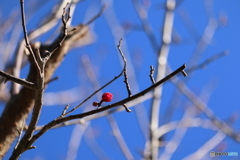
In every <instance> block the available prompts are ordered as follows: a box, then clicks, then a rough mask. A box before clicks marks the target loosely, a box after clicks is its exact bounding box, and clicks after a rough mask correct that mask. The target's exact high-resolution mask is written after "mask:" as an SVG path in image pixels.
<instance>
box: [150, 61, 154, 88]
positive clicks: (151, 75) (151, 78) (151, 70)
mask: <svg viewBox="0 0 240 160" xmlns="http://www.w3.org/2000/svg"><path fill="white" fill-rule="evenodd" d="M154 70H155V69H154V68H153V66H152V65H151V66H150V74H149V77H150V80H151V82H152V84H154V83H155V80H154V78H153V73H154Z"/></svg>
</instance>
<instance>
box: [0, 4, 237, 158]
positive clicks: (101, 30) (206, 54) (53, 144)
mask: <svg viewBox="0 0 240 160" xmlns="http://www.w3.org/2000/svg"><path fill="white" fill-rule="evenodd" d="M29 2H30V0H26V2H25V3H26V8H27V9H29ZM54 2H57V1H56V0H55V1H51V2H48V3H46V4H45V5H44V6H43V7H42V8H40V9H39V10H38V11H37V12H36V13H34V14H33V13H31V14H32V15H31V16H30V17H32V18H31V19H30V21H29V22H28V24H27V27H28V30H29V31H31V30H34V28H35V27H36V25H37V24H38V22H39V20H41V19H43V18H44V17H45V16H47V14H48V13H49V10H50V9H51V7H52V6H53V4H54ZM104 2H106V3H109V2H111V1H110V0H109V1H104ZM149 2H150V6H149V9H148V18H149V22H150V24H151V26H152V29H153V32H154V36H155V37H156V39H157V42H158V45H159V46H160V45H161V43H162V42H161V36H162V33H161V29H162V24H163V17H164V9H163V8H162V5H163V4H164V2H165V1H163V0H162V1H154V0H152V1H149ZM204 2H205V1H199V0H198V1H192V0H184V1H183V2H182V3H181V5H180V6H179V7H178V8H177V9H176V11H175V18H174V28H173V30H174V33H176V34H177V35H178V36H179V37H180V39H181V41H180V42H179V43H174V44H171V48H170V52H169V57H168V63H169V65H170V66H171V68H172V69H176V68H178V67H179V66H181V65H182V64H183V63H186V64H187V66H188V62H189V58H190V57H191V56H192V54H193V53H194V50H195V48H196V45H197V43H198V41H197V40H198V38H200V37H201V35H202V34H203V33H204V31H205V29H206V26H207V24H208V16H207V15H206V9H205V6H204ZM101 6H102V4H101V1H99V0H86V1H83V2H82V3H79V4H78V5H77V8H76V10H75V13H74V15H73V17H72V24H73V25H76V24H79V23H86V22H87V20H88V19H89V18H90V17H92V16H94V15H95V14H96V13H97V12H98V11H99V9H100V7H101ZM239 6H240V1H238V0H232V1H213V15H214V17H215V18H216V19H217V20H218V19H219V17H220V16H222V17H223V18H226V17H227V25H219V26H218V28H217V29H216V31H215V32H214V36H213V38H212V40H211V42H210V44H209V45H208V46H207V47H206V49H205V50H204V51H203V52H202V54H201V58H200V59H199V62H198V63H201V62H204V61H205V60H206V59H208V58H210V57H211V56H213V55H216V54H218V53H220V52H223V51H228V53H229V54H228V55H227V56H225V57H223V58H220V59H218V60H216V61H214V62H213V63H211V64H209V65H208V66H207V67H206V68H204V69H200V70H197V71H195V72H194V74H193V75H192V76H191V77H190V79H189V81H188V84H187V85H188V86H189V88H190V89H192V91H193V92H194V93H195V94H196V95H200V94H201V93H202V92H203V90H205V91H206V92H204V93H203V96H208V94H210V95H209V100H208V103H207V104H208V107H209V108H210V109H211V110H212V111H213V112H214V113H215V115H217V116H218V117H219V118H220V119H221V120H225V121H226V120H227V119H228V118H229V117H230V116H232V115H239V104H240V94H239V90H240V83H239V82H240V76H239V71H240V65H239V61H238V60H239V58H240V55H239V51H240V45H239V44H240V31H239V28H240V20H239V15H240V10H239ZM19 8H20V7H19V4H18V2H17V1H11V3H9V1H0V13H1V14H2V16H1V17H2V18H3V20H6V19H7V17H8V16H9V14H10V13H11V11H12V10H13V9H15V10H16V11H17V10H19ZM111 9H114V12H115V16H116V17H117V20H118V22H119V24H126V23H128V24H133V25H139V26H140V25H141V22H140V20H139V18H138V16H137V14H136V12H135V10H134V7H133V5H132V3H131V1H126V0H123V1H114V2H112V4H109V6H108V9H107V11H106V12H105V13H106V14H107V13H109V12H110V10H111ZM28 11H29V10H27V12H28ZM29 12H30V11H29ZM19 13H20V12H19ZM183 15H187V17H188V19H186V20H187V22H188V23H191V24H192V25H193V26H194V33H196V36H195V37H194V36H193V34H191V33H192V32H191V31H190V30H189V28H187V27H186V25H185V24H184V20H183ZM111 16H113V15H111ZM185 18H186V17H185ZM107 20H108V19H107V16H101V17H100V18H98V19H97V20H96V21H95V22H94V24H92V25H91V26H90V27H91V30H92V32H93V34H94V35H95V41H94V43H92V44H90V45H87V46H84V47H81V48H75V49H73V50H71V51H70V52H69V54H67V56H66V58H65V59H64V61H63V63H62V65H61V66H60V67H59V69H57V71H56V73H55V74H54V75H55V76H59V77H60V79H59V80H57V81H55V82H52V83H51V84H50V85H49V87H48V88H47V90H46V94H47V93H50V92H61V91H65V90H68V89H73V88H77V89H76V90H77V91H76V92H77V94H79V100H77V101H75V102H73V103H71V104H70V107H74V106H76V105H77V104H79V103H80V102H81V100H83V99H84V98H85V97H87V95H90V94H91V93H92V92H94V91H95V90H94V89H93V88H92V86H91V85H90V84H89V83H88V82H89V80H88V79H87V78H86V74H85V71H84V69H83V65H82V63H81V58H82V57H83V56H84V55H87V56H88V57H89V59H90V61H91V63H92V65H93V68H94V71H95V72H96V73H97V74H96V76H97V80H98V82H99V84H100V85H103V84H105V83H106V82H108V81H109V80H111V79H112V78H113V77H115V76H116V75H118V74H119V73H120V71H121V63H119V57H118V55H119V53H118V52H117V50H116V45H117V43H118V42H117V41H118V40H116V39H114V37H113V35H112V33H111V30H110V28H109V25H108V23H107ZM116 24H117V23H116V22H114V25H116ZM19 27H21V25H20V26H19ZM114 32H120V30H117V29H116V30H114ZM124 33H125V36H124V37H121V38H123V42H124V43H123V46H122V47H123V52H124V53H126V55H127V56H126V58H128V59H127V61H128V62H129V64H130V65H131V64H132V66H133V68H134V72H133V71H129V72H131V73H135V78H134V76H133V75H129V81H130V86H131V88H132V92H133V93H137V92H138V90H143V89H145V88H147V87H148V86H150V85H151V81H150V80H149V77H148V75H149V66H150V65H153V66H155V67H156V60H157V57H156V54H155V53H154V50H153V48H152V46H151V44H150V41H149V40H148V38H147V36H146V34H145V33H144V32H143V31H140V30H128V31H126V32H124ZM49 36H52V34H46V35H43V36H42V37H41V38H40V39H38V40H40V41H45V40H46V39H47V38H49ZM196 37H197V38H196ZM50 38H51V37H50ZM6 39H7V38H6ZM128 54H129V55H128ZM198 63H197V64H198ZM197 64H194V65H197ZM189 67H191V66H189ZM27 69H28V68H27V67H26V68H24V69H23V72H22V74H21V77H22V78H24V76H25V75H26V73H27ZM129 69H131V67H129ZM180 77H181V76H180ZM133 79H136V80H137V83H138V84H137V83H133V82H134V80H133ZM181 79H182V80H184V78H181ZM123 80H124V79H123V77H122V78H120V79H118V80H116V81H115V82H114V83H113V84H111V85H109V86H108V87H107V88H105V89H104V90H103V92H112V93H113V95H114V99H113V102H116V101H119V100H121V99H123V98H126V97H127V91H126V89H125V86H124V83H123V82H122V81H123ZM131 82H132V83H131ZM137 88H139V89H137ZM174 88H175V87H174V85H173V84H172V83H171V82H167V83H166V84H164V90H163V95H162V104H161V112H160V116H161V117H160V118H159V119H160V120H159V121H160V124H162V123H163V117H164V115H165V111H166V110H167V108H168V107H169V104H170V102H171V98H172V93H173V91H174ZM212 88H213V89H212ZM96 100H97V97H93V98H92V99H91V100H90V101H89V102H87V103H86V104H85V106H84V108H85V107H87V109H88V110H91V109H95V108H93V107H92V106H91V103H92V102H93V101H96ZM150 104H151V100H147V101H146V102H144V103H143V105H144V107H145V109H146V110H147V113H150ZM135 107H138V105H137V106H135ZM189 107H194V106H193V105H192V104H191V103H190V102H189V101H188V100H187V99H186V98H185V97H184V96H181V98H180V105H179V106H177V107H176V108H175V112H174V115H173V117H172V119H173V120H179V119H180V118H181V117H182V116H183V114H184V113H185V112H186V108H189ZM63 108H64V104H61V105H51V106H49V105H45V106H44V107H43V111H42V116H41V117H40V121H39V124H40V125H44V124H46V123H47V122H49V121H51V120H53V119H54V118H56V117H57V116H59V115H60V114H61V111H62V109H63ZM1 110H2V108H1V109H0V111H1ZM132 110H133V111H132V113H130V114H129V113H126V112H121V113H114V114H113V116H114V118H115V119H116V120H117V123H118V125H119V127H120V129H121V131H122V135H123V136H124V138H125V140H126V142H127V144H128V146H129V148H130V150H131V153H132V154H133V156H134V159H140V158H141V156H140V153H141V152H142V151H143V149H144V145H145V140H144V137H143V134H142V133H141V130H140V129H139V126H138V122H137V120H136V115H135V113H134V112H136V110H135V109H132ZM81 112H83V109H81V108H80V109H79V110H77V111H75V113H81ZM148 117H149V116H148ZM197 117H200V118H204V119H206V116H204V115H203V114H202V113H199V114H198V115H197ZM239 125H240V121H239V120H237V121H236V122H234V123H233V124H232V125H231V126H232V127H233V128H234V129H235V131H236V132H239ZM91 127H92V128H90V129H88V130H87V131H86V132H87V136H86V137H85V138H84V139H85V140H84V139H83V140H82V143H81V145H80V147H79V149H78V157H77V159H80V158H81V159H97V158H96V157H95V156H94V155H93V154H92V152H91V150H90V149H89V148H88V147H87V145H88V144H87V143H89V142H88V141H86V139H87V137H91V134H90V133H91V131H93V133H94V134H95V138H96V141H97V142H98V143H99V144H100V145H101V147H100V148H101V149H102V150H104V151H105V153H106V154H107V155H108V157H109V158H110V159H124V157H123V155H122V153H121V151H120V149H119V147H118V145H117V143H116V140H115V139H114V137H113V134H112V131H111V129H110V125H109V123H108V121H107V120H106V117H103V118H99V119H96V120H93V121H92V122H91ZM74 128H75V129H76V126H67V127H63V128H59V129H53V130H50V131H48V132H47V133H46V134H45V135H43V136H42V137H41V138H40V139H39V140H38V141H36V143H35V144H34V145H36V146H37V149H35V150H30V151H27V152H26V153H24V154H23V155H22V156H21V158H20V159H23V160H27V159H34V158H37V157H38V158H40V159H46V160H48V159H49V160H50V159H60V160H62V159H64V158H65V157H66V155H67V153H66V152H67V149H68V144H69V141H70V137H71V135H72V134H73V130H74ZM146 131H148V128H147V126H146ZM173 134H174V132H173V131H172V132H170V133H169V134H167V135H166V138H167V140H169V139H170V138H171V136H172V135H173ZM215 134H216V131H213V130H207V129H203V128H190V129H188V131H187V133H186V135H185V136H184V138H183V141H182V143H181V144H180V146H179V147H178V149H177V150H176V152H175V153H174V154H173V156H172V159H182V158H184V157H186V156H187V155H189V154H190V153H193V152H194V151H196V150H197V149H198V148H199V147H201V146H202V145H203V144H204V143H205V142H206V141H208V140H209V139H210V138H211V137H212V136H214V135H215ZM219 146H225V148H224V150H223V151H226V152H238V154H240V151H239V148H240V144H238V143H237V142H235V141H234V140H232V139H231V138H229V137H226V138H225V139H224V140H223V141H222V142H221V143H220V145H218V147H219ZM213 150H214V151H217V148H214V149H213ZM162 152H163V151H162V150H161V151H160V153H162ZM9 155H10V153H8V154H7V156H6V159H7V157H9ZM207 157H208V155H206V157H205V158H207ZM224 159H231V157H224ZM237 159H238V158H237Z"/></svg>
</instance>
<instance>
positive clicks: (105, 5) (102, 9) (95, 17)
mask: <svg viewBox="0 0 240 160" xmlns="http://www.w3.org/2000/svg"><path fill="white" fill-rule="evenodd" d="M106 8H107V4H104V5H103V6H102V8H101V9H100V11H99V12H98V14H97V15H95V16H94V17H92V18H91V19H90V20H89V21H88V22H87V23H86V25H87V26H88V25H90V24H91V23H92V22H94V21H95V20H96V19H97V18H98V17H100V16H101V15H102V14H103V12H104V11H105V10H106Z"/></svg>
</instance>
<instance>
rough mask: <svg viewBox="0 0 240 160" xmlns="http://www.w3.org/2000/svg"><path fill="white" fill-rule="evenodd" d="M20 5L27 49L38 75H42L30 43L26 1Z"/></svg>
mask: <svg viewBox="0 0 240 160" xmlns="http://www.w3.org/2000/svg"><path fill="white" fill-rule="evenodd" d="M20 4H21V15H22V26H23V33H24V39H25V43H26V48H27V49H28V51H29V53H30V54H31V56H32V58H33V64H34V66H35V67H36V69H37V72H38V74H39V75H40V73H41V69H40V67H39V65H38V63H37V60H36V57H35V55H34V53H33V50H32V47H31V45H30V43H29V40H28V35H27V29H26V22H25V12H24V0H20Z"/></svg>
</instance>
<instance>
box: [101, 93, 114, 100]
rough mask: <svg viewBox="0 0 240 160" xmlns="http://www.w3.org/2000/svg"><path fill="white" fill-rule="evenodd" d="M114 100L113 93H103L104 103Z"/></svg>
mask: <svg viewBox="0 0 240 160" xmlns="http://www.w3.org/2000/svg"><path fill="white" fill-rule="evenodd" d="M112 98H113V95H112V93H109V92H106V93H103V95H102V101H103V102H110V101H111V100H112Z"/></svg>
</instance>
